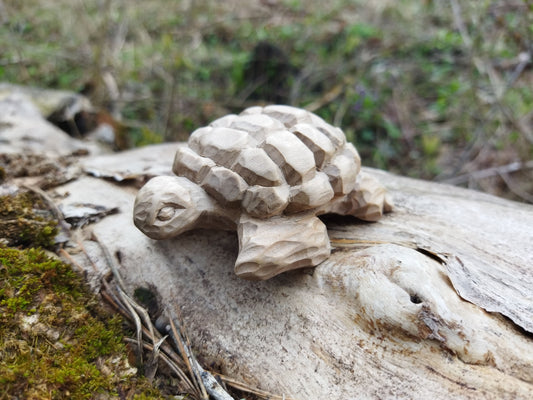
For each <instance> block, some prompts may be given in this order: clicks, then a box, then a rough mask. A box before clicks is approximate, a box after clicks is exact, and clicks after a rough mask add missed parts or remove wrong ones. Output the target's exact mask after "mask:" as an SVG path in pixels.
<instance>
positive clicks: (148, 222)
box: [133, 176, 212, 239]
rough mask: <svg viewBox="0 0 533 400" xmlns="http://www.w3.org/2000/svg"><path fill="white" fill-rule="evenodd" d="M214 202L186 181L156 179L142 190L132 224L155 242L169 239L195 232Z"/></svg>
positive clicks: (136, 202)
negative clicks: (203, 215) (198, 223)
mask: <svg viewBox="0 0 533 400" xmlns="http://www.w3.org/2000/svg"><path fill="white" fill-rule="evenodd" d="M211 202H212V201H211V199H210V198H209V196H208V195H207V193H206V192H205V191H204V190H203V189H202V188H201V187H200V186H198V185H197V184H195V183H193V182H191V181H190V180H188V179H187V178H183V177H178V176H157V177H155V178H152V179H151V180H149V181H148V183H146V185H144V186H143V187H142V188H141V190H139V193H138V194H137V197H136V199H135V205H134V208H133V222H134V223H135V226H137V228H139V229H140V230H141V231H142V232H143V233H144V234H145V235H147V236H149V237H151V238H152V239H167V238H170V237H173V236H176V235H179V234H180V233H183V232H186V231H188V230H191V229H194V228H195V227H196V224H197V222H198V220H199V218H200V216H201V215H202V213H204V212H205V211H207V210H208V208H209V206H210V205H211Z"/></svg>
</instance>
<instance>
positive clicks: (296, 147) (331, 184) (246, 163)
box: [173, 105, 361, 218]
mask: <svg viewBox="0 0 533 400" xmlns="http://www.w3.org/2000/svg"><path fill="white" fill-rule="evenodd" d="M188 145H189V147H182V148H180V149H179V150H178V151H177V153H176V157H175V159H174V164H173V171H174V173H175V174H176V175H178V176H182V177H186V178H188V179H189V180H191V181H192V182H195V183H197V184H198V185H199V186H201V187H202V188H203V189H204V190H205V191H206V192H207V193H208V194H209V195H211V196H212V197H213V198H214V199H216V200H217V201H218V202H219V203H220V204H221V205H222V206H224V207H230V208H237V207H242V209H243V210H244V211H246V212H247V213H248V214H249V215H251V216H253V217H256V218H267V217H271V216H273V215H280V214H292V213H297V212H300V211H303V210H308V209H313V208H318V207H321V206H323V205H325V204H327V203H328V202H330V201H331V200H332V199H333V198H336V197H339V196H344V195H347V194H348V193H350V192H351V191H352V190H353V189H354V187H355V185H356V177H357V175H358V173H359V170H360V167H361V160H360V157H359V154H358V153H357V150H356V149H355V147H354V146H353V145H352V144H351V143H347V142H346V138H345V136H344V133H343V132H342V131H341V130H340V129H339V128H336V127H333V126H332V125H330V124H328V123H326V122H325V121H324V120H323V119H322V118H320V117H318V116H317V115H315V114H312V113H310V112H308V111H306V110H302V109H299V108H295V107H290V106H283V105H271V106H266V107H251V108H248V109H246V110H244V111H243V112H242V113H241V114H239V115H233V114H232V115H227V116H225V117H222V118H220V119H218V120H215V121H213V122H212V123H211V124H210V125H209V126H207V127H203V128H199V129H197V130H196V131H194V132H193V133H192V134H191V136H190V138H189V142H188Z"/></svg>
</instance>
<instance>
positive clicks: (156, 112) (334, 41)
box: [0, 0, 533, 201]
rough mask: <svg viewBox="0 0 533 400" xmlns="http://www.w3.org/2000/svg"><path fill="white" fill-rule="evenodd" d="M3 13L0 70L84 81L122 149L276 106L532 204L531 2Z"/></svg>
mask: <svg viewBox="0 0 533 400" xmlns="http://www.w3.org/2000/svg"><path fill="white" fill-rule="evenodd" d="M2 15H3V19H2V20H0V41H1V42H2V43H4V46H3V51H2V52H1V53H0V80H4V81H10V82H13V83H21V84H27V85H36V86H45V87H53V88H62V89H70V90H80V91H84V93H87V95H88V96H89V97H90V98H91V100H92V101H93V103H94V104H96V105H98V106H100V107H103V108H106V109H108V110H110V111H111V112H113V113H114V114H115V115H120V116H121V117H122V119H123V120H124V121H126V122H128V121H129V122H132V126H135V127H136V128H135V129H132V130H131V132H130V135H131V137H132V142H133V143H135V144H137V145H140V144H146V143H151V142H157V141H160V140H185V139H186V138H187V136H188V134H189V133H190V132H192V130H194V129H195V128H197V127H199V126H202V125H204V124H206V123H208V122H210V121H211V120H213V119H214V118H217V117H219V116H221V115H224V114H226V113H229V112H239V111H240V110H241V109H243V108H244V107H247V106H250V105H253V104H257V103H268V102H273V101H275V102H283V103H286V104H291V105H295V106H300V107H307V108H308V109H310V110H312V111H314V112H316V113H318V114H319V115H321V116H322V117H323V118H325V119H326V120H328V121H329V122H331V123H333V124H335V125H338V126H340V127H342V128H343V130H344V131H345V133H346V135H347V137H348V138H349V139H350V140H351V141H353V142H354V143H355V144H356V146H357V148H358V150H359V152H360V153H361V156H362V158H363V162H364V164H365V165H369V166H375V167H379V168H385V169H387V170H390V171H393V172H397V173H401V174H405V175H409V176H413V177H420V178H426V179H437V180H443V181H446V180H450V179H451V180H450V181H451V182H454V183H464V184H469V185H470V186H472V187H475V188H481V189H484V190H487V191H490V192H492V193H495V194H500V195H506V196H507V197H511V198H515V199H520V200H529V201H531V197H528V196H530V195H528V193H532V192H533V183H532V182H533V179H532V176H531V175H532V173H533V168H531V162H530V160H531V159H532V158H533V89H532V88H533V85H532V83H533V74H532V68H531V49H532V48H533V47H532V43H533V42H532V35H533V2H531V1H530V0H524V1H486V0H483V1H479V0H466V1H459V0H450V1H436V0H434V1H431V0H425V1H415V0H402V1H397V2H393V1H386V0H380V1H374V2H364V1H347V0H333V1H331V2H328V3H327V4H325V3H324V2H319V1H316V0H311V1H301V0H300V1H299V0H286V1H283V0H270V1H268V0H263V1H250V2H246V3H243V2H239V1H236V0H229V1H225V2H210V1H205V0H199V1H195V2H192V1H176V2H171V1H163V0H144V1H140V0H133V1H126V0H84V1H78V2H72V1H68V0H54V1H52V0H32V1H27V2H15V1H7V2H4V12H3V14H2ZM261 46H262V47H261ZM139 126H141V127H142V128H139ZM517 162H518V163H522V164H520V165H523V167H519V168H514V169H512V171H511V170H508V169H506V166H508V165H510V164H512V163H517ZM489 167H502V170H498V169H496V170H495V171H494V173H492V174H490V173H489V174H485V175H484V176H485V177H484V178H483V179H481V178H479V179H478V178H476V175H475V172H476V171H479V170H484V169H487V168H489ZM502 171H503V172H502ZM462 174H466V175H468V176H467V177H466V178H464V179H463V178H459V179H457V178H454V177H457V176H460V175H462ZM502 174H504V176H502ZM487 177H488V178H487ZM502 178H503V179H502Z"/></svg>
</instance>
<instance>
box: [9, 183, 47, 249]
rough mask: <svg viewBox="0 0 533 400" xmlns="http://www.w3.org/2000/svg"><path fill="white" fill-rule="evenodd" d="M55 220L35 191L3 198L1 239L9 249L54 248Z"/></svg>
mask: <svg viewBox="0 0 533 400" xmlns="http://www.w3.org/2000/svg"><path fill="white" fill-rule="evenodd" d="M56 225H57V223H56V221H55V220H54V219H53V217H52V215H51V213H50V212H49V211H48V210H47V209H46V206H45V204H44V203H43V201H42V199H41V198H40V197H39V196H38V195H37V194H35V193H33V192H19V193H17V194H16V195H14V196H0V238H2V240H3V241H4V244H7V245H8V246H24V247H26V246H33V247H39V246H41V247H46V248H52V247H53V245H54V238H55V236H56V234H57V228H56Z"/></svg>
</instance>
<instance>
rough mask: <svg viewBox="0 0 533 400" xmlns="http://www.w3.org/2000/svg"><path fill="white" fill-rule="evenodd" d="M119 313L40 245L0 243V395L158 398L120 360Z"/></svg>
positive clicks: (125, 361)
mask: <svg viewBox="0 0 533 400" xmlns="http://www.w3.org/2000/svg"><path fill="white" fill-rule="evenodd" d="M122 325H123V322H122V319H121V318H119V317H117V316H116V315H115V316H113V315H111V314H109V313H108V312H106V311H105V310H104V309H103V308H102V306H101V304H100V303H99V301H98V299H97V297H96V296H94V295H93V294H91V293H90V292H89V290H88V289H87V288H86V287H85V285H84V284H83V280H82V279H81V277H80V276H79V275H78V274H77V273H75V272H74V271H73V270H72V269H71V267H70V266H68V265H67V264H64V263H63V262H61V261H60V260H58V259H55V258H50V257H49V256H48V255H47V254H46V253H45V252H44V251H43V250H39V249H27V250H18V249H13V248H7V247H0V387H2V391H3V395H4V396H5V397H4V396H1V397H3V398H27V399H30V398H31V399H48V398H54V399H67V398H68V399H71V398H72V399H89V398H96V397H97V398H110V397H119V398H128V399H132V398H155V399H157V398H164V397H163V396H162V395H161V393H160V392H159V391H158V390H156V389H154V388H153V387H152V386H151V385H150V384H149V382H148V381H147V379H146V378H144V377H141V376H138V375H137V369H136V368H133V367H132V366H131V365H130V364H129V362H128V357H127V354H128V349H127V346H126V345H125V343H124V331H123V327H122Z"/></svg>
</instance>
